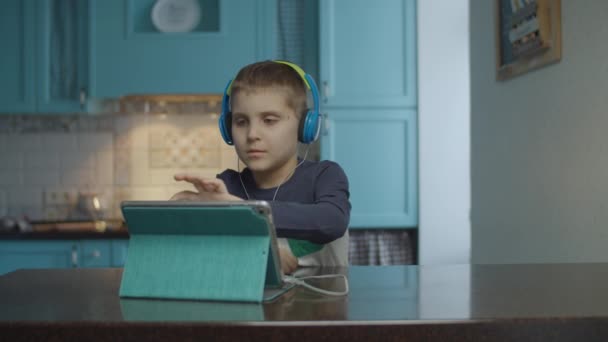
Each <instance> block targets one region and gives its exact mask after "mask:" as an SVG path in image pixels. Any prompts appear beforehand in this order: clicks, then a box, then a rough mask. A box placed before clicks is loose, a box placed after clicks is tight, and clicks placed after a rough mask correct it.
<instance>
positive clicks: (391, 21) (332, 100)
mask: <svg viewBox="0 0 608 342" xmlns="http://www.w3.org/2000/svg"><path fill="white" fill-rule="evenodd" d="M319 13H320V50H321V54H320V70H321V72H320V76H321V80H320V81H321V82H320V83H321V84H320V85H319V87H320V88H321V89H320V91H321V93H322V100H323V103H324V105H325V106H332V107H335V106H337V107H343V106H374V107H394V106H416V102H417V101H416V96H417V95H416V46H415V44H414V43H413V42H415V39H416V37H415V34H416V2H415V1H411V0H405V1H404V0H382V1H375V2H373V3H372V2H370V1H368V0H348V1H342V0H323V1H320V11H319ZM395 75H398V77H395Z"/></svg>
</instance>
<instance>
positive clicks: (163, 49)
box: [90, 0, 276, 98]
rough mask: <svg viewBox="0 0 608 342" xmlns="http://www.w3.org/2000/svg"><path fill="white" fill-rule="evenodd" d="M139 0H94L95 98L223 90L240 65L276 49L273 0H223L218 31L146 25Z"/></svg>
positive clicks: (92, 72)
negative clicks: (170, 30)
mask: <svg viewBox="0 0 608 342" xmlns="http://www.w3.org/2000/svg"><path fill="white" fill-rule="evenodd" d="M139 3H140V2H137V0H103V1H101V0H93V1H92V4H91V5H92V11H91V15H92V22H91V43H92V50H91V60H90V65H91V70H90V81H91V93H92V95H93V96H94V97H96V98H108V97H112V98H114V97H119V96H122V95H126V94H141V93H221V92H222V91H223V89H224V87H225V85H226V82H227V81H228V80H229V79H230V78H232V77H233V76H234V73H235V72H236V71H237V70H238V69H239V68H240V67H242V66H243V65H245V64H248V63H251V62H253V61H256V60H258V59H266V58H272V57H273V56H274V55H275V54H276V51H275V48H274V47H275V46H276V44H275V43H274V41H275V37H276V33H275V30H276V25H275V24H274V23H275V21H276V17H275V16H276V1H274V0H273V1H265V0H255V1H244V0H222V1H220V2H219V11H218V12H217V13H219V20H218V26H219V30H218V31H213V30H211V31H197V30H195V31H192V32H180V33H162V32H157V31H151V30H147V29H145V25H144V26H142V25H141V24H140V23H139V19H138V18H139V15H138V13H139V12H138V8H139V7H138V4H139ZM134 16H137V17H135V18H134ZM202 20H205V17H204V16H203V19H202ZM142 27H143V28H142Z"/></svg>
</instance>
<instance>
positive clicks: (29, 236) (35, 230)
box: [0, 219, 129, 240]
mask: <svg viewBox="0 0 608 342" xmlns="http://www.w3.org/2000/svg"><path fill="white" fill-rule="evenodd" d="M29 229H30V230H29V231H25V232H22V231H18V230H16V229H13V230H11V231H2V230H0V240H74V239H128V238H129V231H128V230H127V227H126V225H125V223H124V222H123V221H122V220H117V219H111V220H110V219H109V220H103V221H56V222H32V223H30V224H29Z"/></svg>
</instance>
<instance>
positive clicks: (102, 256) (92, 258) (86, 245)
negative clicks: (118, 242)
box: [78, 240, 112, 267]
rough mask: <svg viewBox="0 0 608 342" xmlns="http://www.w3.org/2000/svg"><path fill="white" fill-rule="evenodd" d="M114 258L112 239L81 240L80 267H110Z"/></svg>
mask: <svg viewBox="0 0 608 342" xmlns="http://www.w3.org/2000/svg"><path fill="white" fill-rule="evenodd" d="M111 260H112V246H111V241H110V240H83V241H80V253H79V254H78V266H79V267H109V266H110V263H111Z"/></svg>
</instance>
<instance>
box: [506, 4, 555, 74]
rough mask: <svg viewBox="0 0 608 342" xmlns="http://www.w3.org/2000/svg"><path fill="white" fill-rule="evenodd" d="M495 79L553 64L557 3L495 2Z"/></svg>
mask: <svg viewBox="0 0 608 342" xmlns="http://www.w3.org/2000/svg"><path fill="white" fill-rule="evenodd" d="M495 6H496V79H497V80H498V81H504V80H508V79H510V78H513V77H515V76H518V75H521V74H524V73H526V72H528V71H531V70H534V69H538V68H541V67H544V66H547V65H549V64H553V63H557V62H559V61H560V60H561V56H562V51H561V50H562V42H561V0H496V2H495Z"/></svg>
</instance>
